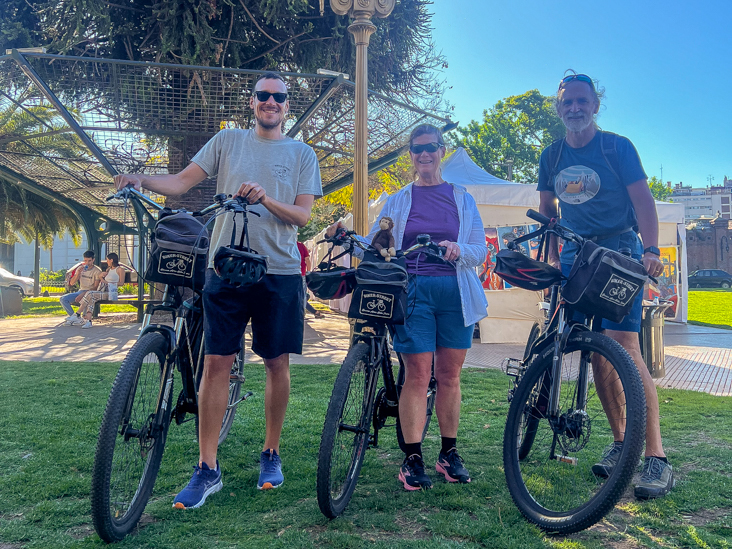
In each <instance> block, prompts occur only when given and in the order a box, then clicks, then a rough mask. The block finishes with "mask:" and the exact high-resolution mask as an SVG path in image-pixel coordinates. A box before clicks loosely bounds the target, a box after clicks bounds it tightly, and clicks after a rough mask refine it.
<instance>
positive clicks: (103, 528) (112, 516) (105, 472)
mask: <svg viewBox="0 0 732 549" xmlns="http://www.w3.org/2000/svg"><path fill="white" fill-rule="evenodd" d="M167 354H168V348H167V342H166V340H165V338H164V337H163V335H162V334H159V333H148V334H145V335H143V336H142V337H141V338H140V339H139V340H138V341H137V343H135V345H134V346H133V347H132V349H130V352H129V354H128V355H127V357H126V358H125V360H124V361H123V362H122V366H121V367H120V369H119V372H118V373H117V377H116V378H115V380H114V385H113V386H112V392H111V393H110V395H109V400H108V401H107V408H106V409H105V411H104V416H103V419H102V425H101V427H100V428H99V438H98V440H97V450H96V454H95V456H94V468H93V470H92V490H91V507H92V519H93V522H94V528H95V529H96V531H97V534H99V537H100V538H102V539H103V540H104V541H106V542H114V541H119V540H121V539H122V538H124V537H125V536H126V535H127V534H129V533H130V532H131V531H132V529H133V528H134V527H135V525H136V524H137V521H138V520H139V519H140V516H141V515H142V512H143V511H144V509H145V506H146V505H147V502H148V499H149V498H150V495H151V494H152V490H153V486H154V485H155V478H156V477H157V474H158V470H159V469H160V460H161V459H162V457H163V449H164V447H165V439H166V437H167V434H168V427H169V425H170V409H171V406H170V395H171V394H172V388H173V387H172V385H173V377H172V376H169V377H168V378H167V379H166V367H165V357H166V356H167ZM163 392H164V393H165V394H166V395H167V397H168V405H167V406H166V407H165V408H164V409H163V410H162V411H160V412H159V410H158V407H159V406H160V404H161V403H160V399H159V397H160V396H161V394H163ZM158 412H159V413H158ZM160 414H162V416H160ZM156 416H158V417H161V419H162V422H161V423H160V424H159V425H157V426H156V425H155V421H154V420H155V418H156Z"/></svg>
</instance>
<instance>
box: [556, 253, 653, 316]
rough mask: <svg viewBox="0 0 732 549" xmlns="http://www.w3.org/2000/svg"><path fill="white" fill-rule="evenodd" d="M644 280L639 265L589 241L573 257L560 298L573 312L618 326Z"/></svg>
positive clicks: (644, 276)
mask: <svg viewBox="0 0 732 549" xmlns="http://www.w3.org/2000/svg"><path fill="white" fill-rule="evenodd" d="M646 280H648V274H647V273H646V269H645V268H644V267H643V264H642V263H640V262H639V261H636V260H635V259H633V258H632V257H628V256H626V255H623V254H621V253H619V252H616V251H613V250H610V249H608V248H604V247H602V246H598V245H597V244H595V243H594V242H592V241H589V240H588V241H587V242H585V243H584V244H583V245H582V248H581V249H580V251H579V253H578V254H577V256H576V257H575V260H574V263H573V264H572V270H571V272H570V273H569V278H568V280H567V283H566V284H565V285H564V288H563V289H562V298H563V299H564V300H565V301H566V302H567V304H568V305H569V306H570V307H572V309H574V310H576V311H579V312H581V313H584V314H586V315H594V316H600V317H602V318H606V319H608V320H610V321H612V322H621V321H622V320H623V317H625V315H627V314H628V313H629V312H630V310H631V308H632V307H633V302H634V301H635V298H636V297H637V296H638V294H639V293H640V292H642V291H643V285H644V284H645V283H646Z"/></svg>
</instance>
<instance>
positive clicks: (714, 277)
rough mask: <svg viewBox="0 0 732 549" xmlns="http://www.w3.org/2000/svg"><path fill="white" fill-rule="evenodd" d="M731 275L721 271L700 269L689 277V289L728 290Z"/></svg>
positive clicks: (731, 278) (731, 279)
mask: <svg viewBox="0 0 732 549" xmlns="http://www.w3.org/2000/svg"><path fill="white" fill-rule="evenodd" d="M730 287H732V274H729V273H728V272H727V271H723V270H722V269H700V270H698V271H694V272H693V273H691V274H690V275H689V288H730Z"/></svg>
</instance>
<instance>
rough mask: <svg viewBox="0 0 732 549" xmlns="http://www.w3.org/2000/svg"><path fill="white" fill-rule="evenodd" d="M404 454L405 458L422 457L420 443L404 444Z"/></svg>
mask: <svg viewBox="0 0 732 549" xmlns="http://www.w3.org/2000/svg"><path fill="white" fill-rule="evenodd" d="M404 454H405V455H406V456H407V457H410V456H413V455H414V454H417V455H418V456H419V457H422V443H421V442H412V443H407V442H405V443H404Z"/></svg>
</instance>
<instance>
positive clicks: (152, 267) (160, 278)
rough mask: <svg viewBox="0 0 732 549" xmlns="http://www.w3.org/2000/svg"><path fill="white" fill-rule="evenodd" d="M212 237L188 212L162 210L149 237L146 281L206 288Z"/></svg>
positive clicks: (198, 220)
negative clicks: (205, 282) (204, 285)
mask: <svg viewBox="0 0 732 549" xmlns="http://www.w3.org/2000/svg"><path fill="white" fill-rule="evenodd" d="M209 243H210V237H209V234H208V230H207V229H206V227H205V225H204V224H203V223H202V222H201V221H200V219H199V218H197V217H193V216H192V215H191V214H189V213H185V212H177V213H173V212H172V211H171V210H169V209H168V208H165V209H163V210H161V211H160V213H159V216H158V222H157V223H156V224H155V228H154V229H153V232H152V234H151V235H150V256H149V259H148V263H147V268H146V269H145V280H147V281H148V282H159V283H161V284H171V285H174V286H185V287H186V288H193V289H196V290H201V289H203V284H204V281H205V279H206V267H207V265H208V247H209Z"/></svg>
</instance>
